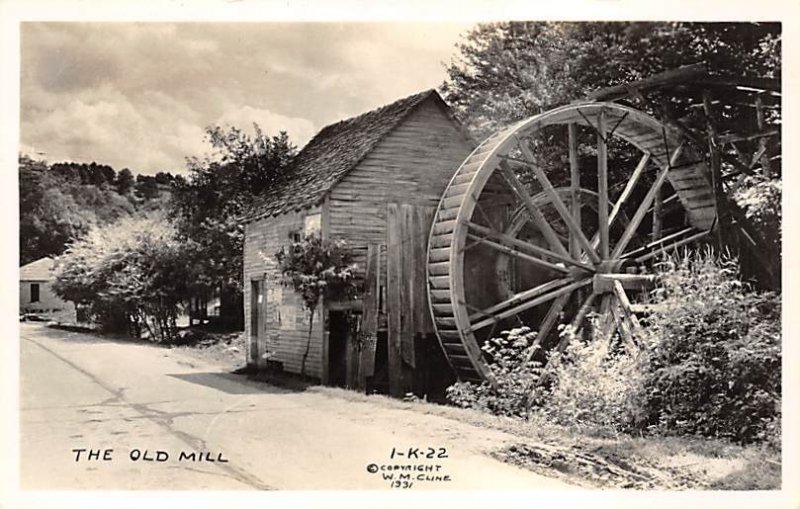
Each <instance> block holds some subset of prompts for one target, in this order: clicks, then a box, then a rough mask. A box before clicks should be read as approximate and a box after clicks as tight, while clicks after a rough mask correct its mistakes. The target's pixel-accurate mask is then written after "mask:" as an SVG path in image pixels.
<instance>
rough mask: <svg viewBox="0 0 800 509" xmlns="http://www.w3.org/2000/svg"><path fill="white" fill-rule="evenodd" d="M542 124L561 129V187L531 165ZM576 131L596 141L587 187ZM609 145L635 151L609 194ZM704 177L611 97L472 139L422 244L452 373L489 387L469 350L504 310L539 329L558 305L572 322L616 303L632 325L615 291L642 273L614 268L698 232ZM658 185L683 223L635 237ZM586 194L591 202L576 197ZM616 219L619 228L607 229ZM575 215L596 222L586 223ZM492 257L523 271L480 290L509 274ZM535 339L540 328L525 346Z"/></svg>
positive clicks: (670, 135)
mask: <svg viewBox="0 0 800 509" xmlns="http://www.w3.org/2000/svg"><path fill="white" fill-rule="evenodd" d="M565 125H566V126H568V127H566V129H565V128H564V127H563V126H565ZM554 130H555V131H556V132H557V133H558V132H561V131H564V134H565V135H566V137H567V138H568V141H567V147H568V150H567V151H568V158H566V159H568V160H569V179H568V181H569V182H568V186H565V187H562V188H561V189H556V187H555V186H554V185H553V184H552V182H550V178H549V177H548V172H547V171H546V170H545V169H544V168H541V167H539V161H538V160H537V159H538V157H539V154H538V153H537V152H536V149H537V146H538V147H540V148H541V147H542V145H541V144H539V145H536V142H535V139H536V137H537V136H538V137H539V139H542V136H545V135H548V133H550V132H552V131H554ZM587 133H588V134H587ZM581 136H582V137H583V138H586V137H587V136H588V137H592V136H594V137H596V140H597V142H596V145H597V147H596V156H595V165H594V166H595V167H594V168H591V171H590V172H588V173H594V175H595V176H596V184H595V185H596V189H585V188H583V187H582V186H581V181H582V180H585V179H586V176H587V169H586V168H581V171H580V172H578V171H577V166H578V162H579V161H578V149H579V147H580V145H579V138H580V137H581ZM532 140H533V141H532ZM612 143H617V144H619V143H623V144H627V146H628V147H633V148H635V149H636V150H638V151H639V152H640V153H641V157H640V158H639V159H638V161H637V162H636V166H635V167H634V168H632V169H631V170H630V176H629V178H628V179H627V181H624V182H619V183H617V184H616V185H615V186H613V187H614V189H613V190H611V192H610V191H609V189H608V188H609V178H608V172H607V171H604V169H603V168H604V167H607V149H608V146H609V145H611V144H612ZM546 148H547V147H546V146H544V148H543V149H546ZM563 159H564V158H562V160H563ZM516 166H524V167H526V168H527V169H528V171H530V172H532V173H533V174H534V176H535V179H534V180H533V185H534V186H537V185H538V186H539V187H540V191H539V192H538V193H537V194H535V195H532V194H531V192H530V190H529V187H528V186H526V185H525V184H523V183H522V182H520V180H519V177H518V176H517V173H516V171H515V167H516ZM705 172H706V165H705V162H704V161H702V160H700V158H699V157H698V156H697V154H696V152H695V151H693V150H692V149H691V147H689V146H687V145H686V144H683V143H682V140H681V138H680V135H679V134H678V133H676V132H673V131H672V130H670V129H668V128H667V127H666V126H664V125H662V124H660V123H659V122H658V121H656V120H655V119H653V118H652V117H649V116H648V115H646V114H644V113H642V112H639V111H636V110H633V109H631V108H627V107H625V106H621V105H618V104H613V103H583V104H572V105H568V106H564V107H561V108H557V109H554V110H551V111H549V112H545V113H543V114H541V115H537V116H535V117H532V118H530V119H527V120H524V121H521V122H518V123H516V124H514V125H512V126H510V127H509V128H507V129H505V130H504V131H501V132H499V133H497V134H495V135H494V136H492V137H490V138H488V139H487V140H486V141H484V142H483V143H481V145H479V146H478V148H476V149H475V150H474V151H473V153H472V154H471V155H470V156H469V157H468V158H467V159H466V160H465V161H464V163H463V164H462V165H461V166H460V167H459V169H458V170H457V171H456V173H455V174H454V176H453V178H452V179H451V181H450V183H449V185H448V187H447V189H446V191H445V193H444V195H443V197H442V199H441V200H440V203H439V207H438V210H437V213H436V217H435V219H434V222H433V226H432V229H431V235H430V239H429V246H428V278H429V303H430V309H431V315H432V317H433V321H434V324H435V328H436V333H437V336H438V338H439V341H440V343H441V345H442V348H443V350H444V352H445V355H446V357H447V358H448V361H449V362H450V364H451V366H452V367H453V369H454V370H455V372H456V374H457V375H458V376H459V378H460V379H465V380H474V381H479V380H488V381H489V382H491V383H494V380H493V378H492V376H491V371H490V369H489V368H488V364H487V360H486V359H485V357H484V355H483V354H482V350H481V348H482V345H483V343H484V342H485V340H486V339H487V338H488V337H489V336H491V335H492V334H493V333H494V332H495V329H496V328H497V326H502V325H504V324H506V325H507V324H508V322H507V320H508V319H510V318H511V317H516V319H517V320H519V321H520V323H523V322H524V320H523V319H522V318H527V319H528V320H530V321H532V323H530V324H531V325H534V326H535V328H536V327H538V328H539V329H540V330H544V331H545V332H547V330H552V328H553V326H554V325H555V321H556V319H557V318H558V315H559V313H561V311H563V310H564V309H565V308H571V309H570V311H571V313H572V314H573V315H574V316H573V317H572V319H573V320H576V319H580V318H581V314H582V313H583V314H584V315H585V313H586V312H588V311H589V310H590V309H591V307H592V306H593V305H595V301H596V302H597V303H600V304H601V305H602V306H603V307H604V308H605V307H607V306H612V305H613V306H618V307H619V308H620V309H621V311H622V313H621V315H622V318H621V319H622V320H623V321H624V323H625V324H626V325H625V326H622V328H627V329H630V332H634V329H636V327H637V326H638V323H637V319H636V316H635V314H634V313H632V309H631V306H630V302H629V300H630V299H629V298H628V297H627V293H626V289H628V288H631V287H632V286H637V285H640V284H642V282H643V281H649V279H648V278H647V277H640V276H632V275H627V276H623V274H622V273H621V272H622V271H623V270H624V268H625V265H626V264H635V263H643V262H645V261H647V260H649V259H652V258H653V257H655V256H657V254H658V253H660V252H663V251H666V250H669V249H672V248H676V247H678V246H679V245H684V244H686V243H688V242H691V241H693V240H695V239H696V238H700V237H701V236H702V235H704V234H706V233H707V232H708V231H709V230H710V228H711V227H712V225H713V224H714V219H715V217H716V216H715V209H714V203H713V194H712V192H711V186H710V184H709V183H708V181H707V179H706V177H705V175H706V173H705ZM562 173H563V172H562ZM616 173H620V172H619V171H617V172H616ZM622 173H624V172H622ZM666 187H671V188H672V190H673V191H674V194H673V195H672V196H671V197H670V198H669V199H668V200H672V202H673V205H674V204H676V203H677V204H679V205H680V207H681V209H682V212H683V213H684V214H685V218H686V223H687V224H686V226H687V227H686V228H684V229H683V231H681V232H670V233H669V234H668V235H666V236H664V237H663V238H661V239H659V238H656V239H651V240H653V241H654V242H655V241H660V242H661V244H652V242H651V243H648V242H646V241H642V240H641V237H642V236H643V233H642V230H643V227H642V224H643V222H644V219H645V217H647V216H648V215H658V214H655V213H653V212H652V211H651V208H652V207H656V206H659V205H660V204H661V202H660V200H659V199H658V198H659V196H660V194H659V192H660V191H662V188H666ZM590 196H594V198H588V199H587V197H590ZM573 197H574V198H573ZM565 198H567V199H565ZM576 201H577V203H578V205H577V206H576V205H575V204H576ZM591 203H594V205H595V206H594V210H593V211H590V212H587V210H590V209H592V207H587V206H586V204H591ZM601 203H606V206H605V207H602V206H600V204H601ZM665 203H666V201H665ZM654 204H655V205H654ZM651 206H652V207H651ZM576 211H577V212H576ZM587 214H588V216H587ZM627 214H630V215H631V217H630V219H629V221H628V223H627V224H625V226H624V227H621V226H619V225H620V224H621V223H622V221H621V218H627ZM586 217H596V220H595V221H594V226H593V227H592V222H591V221H587V220H586V219H585V218H586ZM659 217H660V216H659ZM514 218H516V219H514ZM514 221H516V222H514ZM655 227H656V222H655V221H654V222H653V229H655ZM524 229H527V230H532V231H533V232H534V233H535V234H537V235H538V238H537V239H536V241H535V242H533V241H531V240H530V239H526V240H523V239H522V238H520V232H521V231H523V230H524ZM529 233H530V232H529ZM565 233H566V235H565ZM670 236H671V237H670ZM565 237H566V238H565ZM637 237H638V240H637ZM687 239H688V240H687ZM654 253H655V254H654ZM503 257H505V258H513V259H514V260H515V262H516V264H517V265H520V264H521V265H522V267H523V268H521V269H518V272H520V273H524V275H525V276H524V277H521V276H520V277H519V278H518V279H519V281H517V280H515V281H514V282H513V284H511V285H510V286H509V291H508V292H506V295H504V296H503V295H501V294H500V293H499V292H497V291H495V289H493V287H492V285H493V284H495V283H496V282H497V281H500V285H501V286H502V284H503V281H504V279H505V280H506V283H508V281H507V280H508V279H509V278H510V276H509V275H508V274H506V273H504V272H503V271H502V270H501V268H502V264H503V263H505V262H503V261H502V260H503ZM647 257H650V258H647ZM515 270H516V269H515ZM492 272H494V275H493V274H492ZM506 272H508V271H506ZM645 276H646V275H645ZM493 277H494V280H493ZM514 277H516V276H514ZM525 278H527V279H525ZM526 286H527V288H525V287H526ZM579 290H581V291H582V292H583V293H588V297H585V298H584V299H582V302H576V299H575V298H574V297H573V295H574V294H576V293H577V292H578V291H579ZM570 301H573V302H570ZM545 308H546V309H545ZM584 308H585V309H584ZM526 315H527V316H526ZM521 317H522V318H521ZM492 326H494V327H492ZM490 330H491V332H488V331H490ZM545 337H546V334H542V335H540V338H539V339H537V341H541V340H542V339H544V338H545ZM559 347H561V345H559Z"/></svg>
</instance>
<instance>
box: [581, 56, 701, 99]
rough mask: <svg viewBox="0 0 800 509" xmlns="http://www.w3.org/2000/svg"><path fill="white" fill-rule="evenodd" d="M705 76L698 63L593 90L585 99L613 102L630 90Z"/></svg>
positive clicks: (661, 85) (644, 88)
mask: <svg viewBox="0 0 800 509" xmlns="http://www.w3.org/2000/svg"><path fill="white" fill-rule="evenodd" d="M707 74H708V73H707V71H706V69H705V64H702V63H698V64H691V65H684V66H681V67H678V68H677V69H670V70H668V71H664V72H660V73H658V74H654V75H652V76H648V77H647V78H644V79H641V80H637V81H632V82H630V83H625V84H622V85H614V86H611V87H604V88H601V89H598V90H595V91H594V92H591V93H589V94H588V95H587V98H588V99H591V100H595V101H614V100H616V99H620V98H622V97H625V96H627V95H628V94H629V93H630V92H629V91H630V89H631V88H634V89H638V90H647V89H650V88H656V87H663V86H667V85H671V84H675V83H685V82H687V81H690V80H693V79H697V78H699V77H700V76H705V75H707Z"/></svg>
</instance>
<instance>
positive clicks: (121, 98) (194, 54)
mask: <svg viewBox="0 0 800 509" xmlns="http://www.w3.org/2000/svg"><path fill="white" fill-rule="evenodd" d="M470 27H471V25H470V24H467V23H458V24H456V23H448V24H443V23H435V24H434V23H112V22H105V23H78V22H73V23H63V22H62V23H52V22H47V23H44V22H26V23H23V24H22V28H21V72H20V73H21V82H20V102H21V111H20V115H21V116H20V137H21V140H20V143H21V145H20V151H21V152H23V153H27V154H29V155H31V156H33V157H35V158H41V159H46V160H48V161H50V162H57V161H76V162H91V161H95V162H98V163H103V164H108V165H111V166H112V167H113V168H114V169H116V170H121V169H122V168H126V167H127V168H130V169H131V170H132V171H134V172H135V173H144V174H154V173H156V172H158V171H171V172H173V173H181V172H185V157H187V156H202V155H203V154H206V153H208V152H209V151H210V146H209V145H208V144H207V142H206V141H205V139H204V137H205V134H204V128H205V127H206V126H208V125H230V126H235V127H240V128H245V129H247V130H251V126H252V123H253V122H256V123H258V125H259V126H261V128H262V129H263V130H264V131H266V132H267V133H268V134H277V132H278V131H280V130H286V131H287V132H288V133H289V136H290V137H291V138H292V140H293V141H294V142H295V144H297V145H298V146H302V145H303V144H305V143H306V142H307V141H308V140H309V139H310V138H311V137H312V136H313V135H314V134H315V133H316V132H318V131H319V130H320V129H321V128H322V127H324V126H325V125H327V124H330V123H332V122H336V121H339V120H342V119H345V118H348V117H351V116H354V115H357V114H359V113H363V112H365V111H368V110H371V109H373V108H376V107H379V106H381V105H383V104H388V103H390V102H392V101H394V100H396V99H399V98H401V97H404V96H407V95H410V94H413V93H416V92H418V91H421V90H425V89H428V88H434V87H437V86H438V85H440V84H441V83H442V81H443V80H444V79H445V76H446V72H445V64H447V63H449V62H450V61H451V59H452V58H453V57H454V56H455V53H456V47H455V45H456V44H457V43H458V42H459V41H460V39H461V36H462V35H463V34H464V33H465V32H466V31H467V30H469V28H470Z"/></svg>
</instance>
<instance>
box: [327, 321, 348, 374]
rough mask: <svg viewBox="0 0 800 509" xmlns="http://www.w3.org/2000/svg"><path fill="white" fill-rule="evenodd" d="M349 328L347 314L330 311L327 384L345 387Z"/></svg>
mask: <svg viewBox="0 0 800 509" xmlns="http://www.w3.org/2000/svg"><path fill="white" fill-rule="evenodd" d="M349 331H350V326H349V323H348V320H347V314H346V313H343V312H341V311H331V312H330V313H329V315H328V332H329V335H328V384H329V385H332V386H334V387H345V386H346V385H347V335H348V333H349Z"/></svg>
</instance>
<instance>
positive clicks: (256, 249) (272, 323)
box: [244, 207, 324, 379]
mask: <svg viewBox="0 0 800 509" xmlns="http://www.w3.org/2000/svg"><path fill="white" fill-rule="evenodd" d="M320 212H321V209H320V207H312V208H309V209H306V210H304V211H300V212H290V213H288V214H283V215H281V216H277V217H267V218H263V219H260V220H258V221H255V222H252V223H248V224H247V225H246V227H245V240H244V306H245V309H244V313H245V318H246V319H245V337H246V338H247V348H248V352H254V353H255V355H254V357H255V359H256V366H257V367H259V368H264V367H266V365H267V359H266V358H265V357H264V354H265V353H266V352H267V351H269V352H270V354H271V356H270V359H269V360H271V361H277V362H280V363H282V364H283V368H284V370H286V371H289V372H292V373H300V368H301V364H302V361H303V356H304V354H305V352H306V345H307V344H308V339H309V336H308V329H309V327H308V324H307V321H308V319H307V317H308V312H307V311H306V310H305V309H304V307H303V302H302V300H301V299H300V297H299V296H298V295H297V294H295V292H294V291H292V289H291V288H289V287H286V286H283V285H282V278H281V275H280V273H279V271H278V267H277V262H276V261H275V260H274V257H273V255H274V254H275V252H276V251H278V250H279V249H280V248H281V246H285V245H287V244H288V243H289V240H290V234H291V233H292V232H296V231H302V229H303V222H304V219H305V217H306V216H307V215H311V214H318V213H320ZM323 221H324V219H323ZM258 279H263V280H264V302H263V304H262V306H263V307H262V308H261V309H262V312H263V313H264V320H263V323H264V330H263V331H260V334H258V341H257V343H256V344H255V345H252V344H251V340H252V338H253V334H252V331H251V327H252V324H251V316H252V315H251V313H252V310H251V305H252V304H251V295H250V292H251V284H250V282H251V281H253V280H258ZM276 289H279V290H278V293H279V294H280V296H281V303H280V304H279V303H278V302H275V301H274V300H273V299H269V298H268V296H269V295H270V293H269V292H270V290H273V291H274V290H276ZM281 304H282V305H283V306H291V307H292V308H293V314H294V316H293V317H292V316H291V315H290V316H288V318H289V319H292V320H293V323H292V324H291V325H290V324H286V323H279V322H278V319H279V318H282V320H283V321H285V320H286V319H287V317H286V316H284V317H281V316H280V307H279V305H281ZM322 316H323V313H322V306H320V307H318V308H317V310H316V312H315V316H314V322H313V324H312V327H311V328H312V334H311V342H310V344H308V346H309V350H308V356H307V358H306V363H305V374H306V375H308V376H311V377H314V378H319V379H322V377H323V373H322V338H323V328H324V323H323V319H322ZM249 358H250V356H248V359H249Z"/></svg>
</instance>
